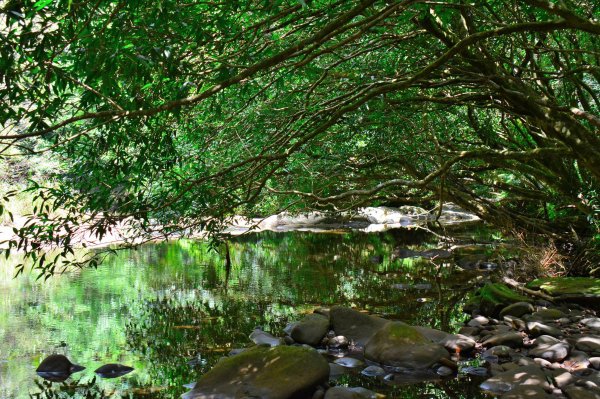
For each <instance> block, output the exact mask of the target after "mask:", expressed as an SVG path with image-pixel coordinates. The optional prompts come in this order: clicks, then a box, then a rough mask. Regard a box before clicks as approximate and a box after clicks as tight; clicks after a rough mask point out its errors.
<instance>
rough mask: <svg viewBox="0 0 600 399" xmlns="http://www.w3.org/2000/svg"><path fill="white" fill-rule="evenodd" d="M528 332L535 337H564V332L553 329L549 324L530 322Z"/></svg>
mask: <svg viewBox="0 0 600 399" xmlns="http://www.w3.org/2000/svg"><path fill="white" fill-rule="evenodd" d="M527 330H528V331H529V333H530V334H531V335H533V336H534V337H537V336H540V335H550V336H552V337H561V336H562V335H563V333H562V331H561V330H559V329H558V328H556V327H552V326H550V325H548V324H544V323H540V322H537V321H530V322H529V323H527Z"/></svg>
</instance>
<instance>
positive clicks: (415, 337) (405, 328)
mask: <svg viewBox="0 0 600 399" xmlns="http://www.w3.org/2000/svg"><path fill="white" fill-rule="evenodd" d="M386 327H387V333H388V334H389V337H390V338H393V339H394V340H395V341H396V340H397V341H403V342H405V343H407V344H421V343H426V342H430V341H429V340H428V339H427V338H425V336H423V334H421V333H420V332H419V331H417V330H415V329H414V328H412V327H411V326H409V325H407V324H404V323H400V322H394V323H389V324H387V326H386Z"/></svg>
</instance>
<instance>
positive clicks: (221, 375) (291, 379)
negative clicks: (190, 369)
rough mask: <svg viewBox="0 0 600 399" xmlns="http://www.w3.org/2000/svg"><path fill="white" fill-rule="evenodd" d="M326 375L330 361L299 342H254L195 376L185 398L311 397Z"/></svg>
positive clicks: (282, 398) (286, 398) (285, 398)
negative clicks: (244, 349) (194, 382)
mask: <svg viewBox="0 0 600 399" xmlns="http://www.w3.org/2000/svg"><path fill="white" fill-rule="evenodd" d="M328 377H329V364H328V363H327V361H326V360H325V359H324V358H323V357H322V356H321V355H319V353H317V351H315V350H313V349H309V348H306V347H301V346H276V347H273V348H268V347H264V346H257V347H254V348H251V349H248V350H247V351H245V352H243V353H240V354H239V355H236V356H232V357H229V358H224V359H222V360H221V361H219V362H218V363H217V364H216V365H215V367H214V368H213V369H212V370H210V371H209V372H207V373H206V374H204V375H203V376H202V377H200V379H199V380H198V382H197V384H196V386H195V387H194V389H192V390H191V391H190V392H188V393H186V394H184V395H183V396H182V397H183V398H185V399H195V398H219V399H235V398H241V397H256V398H272V399H288V398H296V397H310V396H311V395H312V393H313V392H314V391H315V390H316V389H317V386H318V385H320V384H322V383H325V382H326V381H327V379H328Z"/></svg>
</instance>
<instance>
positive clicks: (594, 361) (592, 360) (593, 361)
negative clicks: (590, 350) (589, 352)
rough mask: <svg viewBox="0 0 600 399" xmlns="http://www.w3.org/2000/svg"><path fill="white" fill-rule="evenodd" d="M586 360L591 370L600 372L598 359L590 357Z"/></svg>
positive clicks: (599, 360)
mask: <svg viewBox="0 0 600 399" xmlns="http://www.w3.org/2000/svg"><path fill="white" fill-rule="evenodd" d="M588 360H589V361H590V365H591V366H592V367H593V368H595V369H596V370H600V357H590V358H589V359H588Z"/></svg>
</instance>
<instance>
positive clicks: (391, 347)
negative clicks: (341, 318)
mask: <svg viewBox="0 0 600 399" xmlns="http://www.w3.org/2000/svg"><path fill="white" fill-rule="evenodd" d="M449 357H450V356H449V354H448V351H447V350H446V349H445V348H444V347H443V346H441V345H440V344H436V343H433V342H431V341H430V340H428V339H427V338H426V337H425V336H423V335H422V334H421V333H420V332H418V331H417V330H415V329H414V328H412V327H411V326H408V325H406V324H404V323H400V322H392V323H388V324H386V325H385V326H384V327H383V328H382V329H380V330H379V331H378V332H377V333H375V335H373V336H372V337H371V339H369V341H368V342H367V344H366V345H365V358H366V359H368V360H371V361H373V362H376V363H379V364H384V365H387V366H393V367H398V368H404V369H425V368H429V367H431V366H432V365H433V364H435V363H437V362H439V361H440V359H443V358H444V359H448V358H449Z"/></svg>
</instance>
